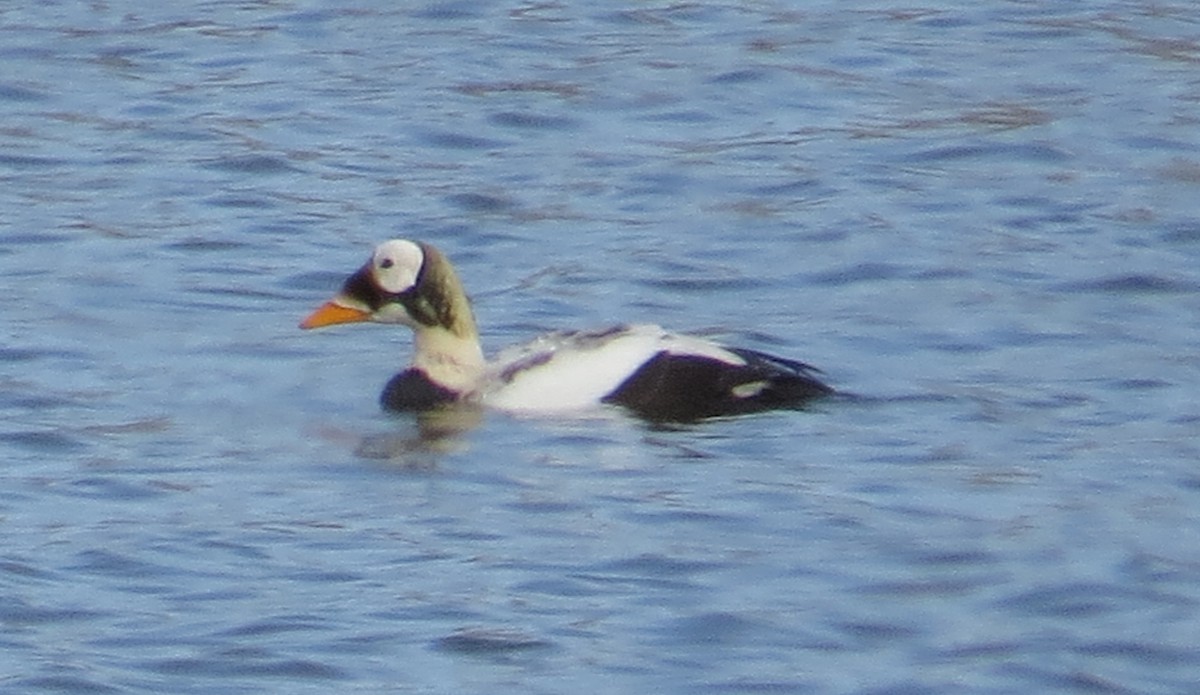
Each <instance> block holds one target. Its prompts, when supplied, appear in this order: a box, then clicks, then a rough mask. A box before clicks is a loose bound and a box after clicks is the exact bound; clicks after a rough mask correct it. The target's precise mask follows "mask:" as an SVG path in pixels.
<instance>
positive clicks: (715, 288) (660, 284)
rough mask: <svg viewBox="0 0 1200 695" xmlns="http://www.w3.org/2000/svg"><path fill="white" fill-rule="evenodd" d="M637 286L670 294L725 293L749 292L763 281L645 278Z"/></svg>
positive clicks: (727, 278)
mask: <svg viewBox="0 0 1200 695" xmlns="http://www.w3.org/2000/svg"><path fill="white" fill-rule="evenodd" d="M637 282H638V284H639V285H644V286H646V287H649V288H651V289H656V290H667V291H670V292H727V291H733V290H749V289H753V288H756V287H761V286H763V285H764V284H766V283H765V281H763V280H760V279H758V278H752V277H723V278H694V277H688V278H645V279H639V280H638V281H637Z"/></svg>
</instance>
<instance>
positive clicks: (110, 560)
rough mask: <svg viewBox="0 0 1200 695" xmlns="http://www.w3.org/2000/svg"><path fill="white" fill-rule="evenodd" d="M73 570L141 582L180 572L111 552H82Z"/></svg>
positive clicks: (72, 567)
mask: <svg viewBox="0 0 1200 695" xmlns="http://www.w3.org/2000/svg"><path fill="white" fill-rule="evenodd" d="M71 569H72V570H74V571H78V572H82V573H84V574H98V575H106V576H110V577H118V578H124V579H133V578H137V579H140V580H145V579H149V578H150V577H166V576H168V575H175V574H178V570H176V569H174V568H171V567H167V566H166V565H159V564H155V563H152V562H147V561H145V560H139V559H137V558H134V557H131V556H129V555H125V554H122V553H118V552H114V551H111V550H84V551H81V552H79V553H78V554H77V555H76V562H75V563H74V564H73V565H72V566H71Z"/></svg>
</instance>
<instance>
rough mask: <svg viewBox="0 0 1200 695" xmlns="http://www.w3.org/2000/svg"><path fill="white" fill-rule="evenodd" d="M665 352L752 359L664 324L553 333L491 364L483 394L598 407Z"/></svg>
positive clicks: (498, 403)
mask: <svg viewBox="0 0 1200 695" xmlns="http://www.w3.org/2000/svg"><path fill="white" fill-rule="evenodd" d="M660 352H668V353H671V354H675V355H701V356H704V357H708V358H711V359H714V360H719V361H721V362H726V363H728V364H730V365H736V366H740V365H744V364H746V362H745V360H743V359H742V358H740V357H738V356H737V355H735V354H733V353H732V352H729V351H728V350H725V349H724V348H722V347H720V346H719V345H716V344H714V343H710V342H708V341H706V340H701V339H699V338H692V337H688V336H681V335H675V334H672V333H667V332H666V331H664V330H663V329H662V328H660V327H658V326H650V325H636V326H618V327H616V328H612V329H608V330H604V331H592V332H574V333H551V334H549V335H545V336H542V337H540V338H538V339H536V340H534V341H533V342H531V343H528V344H526V345H522V346H519V347H516V348H511V349H509V350H506V351H504V352H503V353H502V354H501V355H500V356H499V358H498V359H497V360H496V361H495V363H494V364H493V365H492V366H491V367H490V368H489V373H488V376H487V378H486V380H485V384H484V387H483V388H482V389H481V391H480V394H479V398H480V399H481V400H482V401H483V403H485V404H486V405H489V406H491V407H494V408H499V409H501V410H509V411H514V412H542V413H550V412H555V411H570V410H580V409H584V408H590V407H594V406H596V405H598V404H599V403H600V399H602V398H604V397H605V396H607V395H608V394H610V393H612V391H613V390H614V389H616V388H617V387H618V386H620V385H621V383H622V382H623V381H625V380H626V379H627V378H629V377H630V376H631V375H632V374H633V373H634V372H636V371H637V370H638V368H639V367H641V366H642V365H643V364H645V363H646V362H647V361H648V360H649V359H650V358H652V357H654V356H655V355H657V354H658V353H660ZM746 386H750V385H749V384H747V385H746ZM759 388H761V387H759ZM739 395H740V394H739ZM747 395H752V394H747Z"/></svg>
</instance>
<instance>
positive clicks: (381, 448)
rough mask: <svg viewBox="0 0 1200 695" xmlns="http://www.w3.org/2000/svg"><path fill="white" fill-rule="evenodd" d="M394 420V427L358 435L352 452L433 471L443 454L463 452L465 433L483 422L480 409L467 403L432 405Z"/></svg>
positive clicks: (412, 467) (464, 449)
mask: <svg viewBox="0 0 1200 695" xmlns="http://www.w3.org/2000/svg"><path fill="white" fill-rule="evenodd" d="M395 420H396V423H397V424H398V425H400V427H398V428H397V429H395V430H391V431H387V432H376V433H372V434H367V435H363V436H361V437H360V439H359V440H358V443H357V445H356V446H355V448H354V455H355V456H358V457H360V458H364V459H370V460H374V461H386V462H388V463H390V464H395V465H398V466H400V467H402V468H408V469H413V470H433V469H435V468H437V464H438V461H439V460H440V459H441V458H442V457H443V456H445V455H447V454H452V453H459V452H462V451H466V449H467V448H468V446H469V444H468V439H467V438H466V437H465V436H464V435H466V434H467V433H468V432H470V431H471V430H473V429H475V428H476V427H478V426H479V425H480V423H481V422H483V410H482V409H481V408H479V407H476V406H468V405H462V406H454V407H443V408H434V409H432V410H428V411H425V412H422V413H418V414H416V415H402V416H397V417H396V418H395ZM405 421H407V422H405Z"/></svg>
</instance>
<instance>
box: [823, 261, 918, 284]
mask: <svg viewBox="0 0 1200 695" xmlns="http://www.w3.org/2000/svg"><path fill="white" fill-rule="evenodd" d="M907 275H908V269H906V268H904V267H902V266H899V265H896V264H894V263H857V264H854V265H851V266H846V267H843V268H838V269H836V270H831V271H827V272H824V273H817V274H816V275H812V276H810V277H809V281H810V282H812V283H813V284H816V285H832V286H840V285H852V284H858V283H863V282H877V281H880V280H893V279H896V278H899V277H905V276H907Z"/></svg>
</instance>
